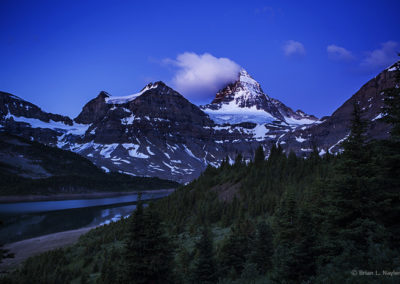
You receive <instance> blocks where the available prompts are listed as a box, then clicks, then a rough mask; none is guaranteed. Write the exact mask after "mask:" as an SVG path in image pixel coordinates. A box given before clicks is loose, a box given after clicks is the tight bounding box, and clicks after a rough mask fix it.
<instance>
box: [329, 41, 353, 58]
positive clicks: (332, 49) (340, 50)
mask: <svg viewBox="0 0 400 284" xmlns="http://www.w3.org/2000/svg"><path fill="white" fill-rule="evenodd" d="M326 52H328V56H329V58H330V59H333V60H352V59H354V56H353V54H352V53H351V52H350V51H349V50H347V49H346V48H344V47H341V46H338V45H335V44H331V45H328V46H327V47H326Z"/></svg>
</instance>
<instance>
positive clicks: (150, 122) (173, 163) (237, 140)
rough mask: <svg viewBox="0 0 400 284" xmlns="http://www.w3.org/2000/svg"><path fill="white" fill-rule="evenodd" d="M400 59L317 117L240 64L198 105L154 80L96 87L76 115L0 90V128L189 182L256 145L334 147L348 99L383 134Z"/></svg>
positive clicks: (141, 172)
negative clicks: (138, 85)
mask: <svg viewBox="0 0 400 284" xmlns="http://www.w3.org/2000/svg"><path fill="white" fill-rule="evenodd" d="M399 65H400V63H399V62H398V63H396V64H395V65H393V66H392V67H390V68H388V69H386V70H384V71H383V72H382V73H380V74H379V75H378V76H376V77H375V78H373V79H372V80H370V81H369V82H368V83H367V84H366V85H364V86H363V87H362V88H361V89H360V90H359V91H358V92H357V93H356V94H355V95H354V96H353V97H351V98H350V99H349V100H348V101H346V102H345V103H344V104H343V106H341V107H340V108H339V109H338V110H337V111H335V112H334V113H333V114H332V116H330V117H324V118H323V119H321V120H318V119H317V118H315V117H314V116H312V115H307V114H305V113H304V112H302V111H300V110H298V111H296V112H295V111H293V110H292V109H291V108H289V107H287V106H286V105H284V104H283V103H282V102H280V101H279V100H277V99H273V98H270V97H269V96H267V95H266V94H265V93H264V92H263V90H262V88H261V86H260V84H259V83H258V82H257V81H255V80H254V79H253V78H252V77H251V76H250V75H249V74H248V73H247V72H246V71H245V70H241V72H240V74H239V76H238V80H237V81H236V82H234V83H231V84H228V85H227V86H226V87H225V88H223V89H222V90H221V91H219V92H218V93H217V94H216V97H215V99H214V100H213V101H212V102H211V103H210V104H209V105H206V106H201V107H200V108H199V107H197V106H195V105H194V104H192V103H190V102H189V101H188V100H187V99H185V98H184V97H183V96H182V95H181V94H179V93H178V92H176V91H175V90H173V89H172V88H170V87H168V86H167V85H165V84H164V83H163V82H160V81H159V82H155V83H150V84H148V85H146V86H145V87H144V88H143V89H142V90H141V91H140V92H139V93H137V94H133V95H130V96H125V97H113V96H111V95H109V94H108V93H106V92H100V93H99V95H98V96H97V97H96V98H94V99H92V100H90V101H89V102H88V103H87V104H86V105H85V106H84V107H83V108H82V111H81V113H80V114H79V115H78V116H77V117H76V118H75V119H71V118H68V117H65V116H61V115H55V114H50V113H46V112H44V111H42V110H41V109H40V108H39V107H37V106H35V105H33V104H31V103H29V102H26V101H24V100H22V99H20V98H18V97H16V96H13V95H11V94H7V93H3V92H0V129H1V130H2V131H6V132H8V133H11V134H15V135H20V136H23V137H25V138H28V139H31V140H35V141H38V142H41V143H44V144H47V145H50V146H54V147H59V148H61V149H64V150H70V151H73V152H76V153H78V154H80V155H82V156H84V157H86V158H88V159H90V160H91V161H92V162H93V163H95V164H96V165H97V166H99V167H101V168H102V169H103V170H104V171H106V172H107V171H116V172H121V173H127V174H131V175H138V176H157V177H160V178H167V179H173V180H176V181H179V182H188V181H190V180H192V179H193V178H195V177H197V176H198V175H199V174H200V173H201V171H203V170H204V169H205V167H206V166H207V165H208V164H210V165H213V166H217V165H218V164H219V163H221V161H222V159H224V158H225V157H228V158H229V160H230V161H233V160H234V159H235V157H236V156H237V154H238V153H241V154H242V155H243V156H244V159H245V160H247V161H249V160H250V159H252V157H253V154H254V150H255V149H256V148H257V147H258V146H259V145H262V146H263V147H264V149H265V151H266V152H268V150H269V149H270V148H271V147H272V145H281V147H282V148H284V150H285V151H291V150H293V151H295V152H296V154H298V155H301V156H304V155H308V154H309V152H310V151H311V149H312V148H313V147H314V146H315V147H317V148H318V150H319V151H320V153H321V155H322V154H323V153H324V152H326V151H330V152H332V153H334V152H337V151H339V150H340V141H343V139H345V137H346V135H347V134H348V127H349V121H350V118H351V112H352V109H351V106H352V103H353V102H354V101H359V102H360V105H361V107H362V108H363V109H364V111H365V114H364V118H365V119H368V120H370V121H371V124H370V128H369V135H370V137H371V138H384V137H387V132H388V130H389V126H388V125H386V124H384V123H382V122H380V121H379V120H377V118H378V117H379V115H380V113H381V111H380V109H381V107H382V95H381V93H382V92H383V91H384V89H385V88H389V87H393V86H394V84H395V83H394V73H395V72H393V71H395V70H396V68H398V67H399ZM393 68H394V69H393Z"/></svg>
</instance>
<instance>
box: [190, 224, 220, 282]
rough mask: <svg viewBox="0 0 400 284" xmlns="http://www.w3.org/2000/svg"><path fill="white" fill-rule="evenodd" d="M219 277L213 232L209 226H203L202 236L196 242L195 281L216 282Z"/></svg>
mask: <svg viewBox="0 0 400 284" xmlns="http://www.w3.org/2000/svg"><path fill="white" fill-rule="evenodd" d="M217 279H218V277H217V269H216V262H215V257H214V248H213V241H212V238H211V232H210V230H209V228H208V227H207V226H205V227H203V230H202V233H201V238H200V240H199V241H198V242H197V244H196V258H195V263H194V270H193V282H194V283H215V282H216V281H217Z"/></svg>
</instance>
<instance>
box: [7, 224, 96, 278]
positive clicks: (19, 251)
mask: <svg viewBox="0 0 400 284" xmlns="http://www.w3.org/2000/svg"><path fill="white" fill-rule="evenodd" d="M95 228H96V226H93V227H85V228H80V229H76V230H69V231H63V232H58V233H53V234H48V235H44V236H40V237H35V238H31V239H26V240H22V241H18V242H14V243H9V244H6V245H5V246H4V248H5V249H8V250H9V252H10V253H14V254H15V257H14V258H6V259H3V262H2V263H0V273H5V272H8V271H11V270H13V269H15V268H17V267H18V265H20V264H21V263H22V262H23V261H25V260H26V259H28V258H29V257H31V256H34V255H38V254H40V253H44V252H46V251H50V250H54V249H58V248H62V247H66V246H69V245H73V244H75V243H76V242H77V241H78V239H79V237H80V236H81V235H83V234H86V233H87V232H89V231H90V230H92V229H95Z"/></svg>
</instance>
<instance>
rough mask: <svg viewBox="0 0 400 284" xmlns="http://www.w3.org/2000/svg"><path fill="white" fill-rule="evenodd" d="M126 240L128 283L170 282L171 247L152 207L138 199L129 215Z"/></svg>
mask: <svg viewBox="0 0 400 284" xmlns="http://www.w3.org/2000/svg"><path fill="white" fill-rule="evenodd" d="M131 218H132V219H131V224H130V236H129V239H128V243H127V252H126V260H127V265H128V267H127V268H128V271H127V277H128V281H130V282H131V283H169V282H171V279H172V273H171V271H172V247H171V243H170V241H169V239H168V238H167V237H166V236H165V233H164V230H163V226H162V224H161V220H160V218H159V216H158V213H157V211H156V210H155V208H154V207H153V206H152V205H150V206H149V207H148V208H146V210H144V209H143V205H142V202H141V201H139V202H138V204H137V208H136V210H135V212H134V214H133V216H132V217H131Z"/></svg>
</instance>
